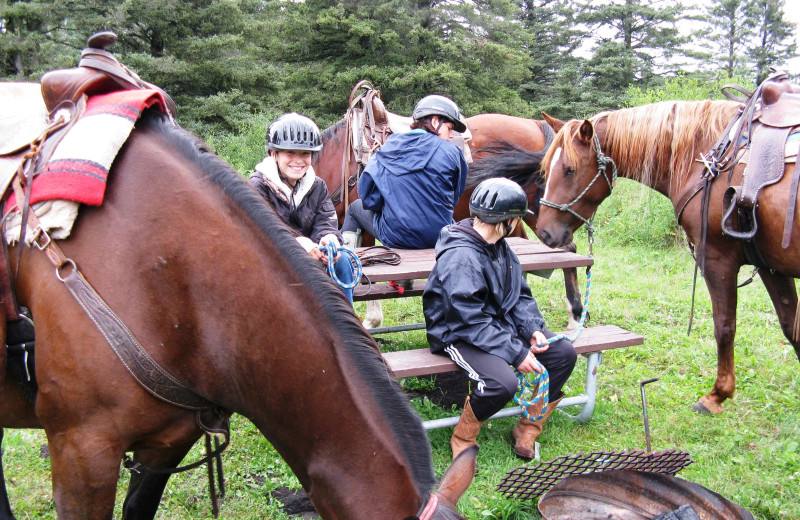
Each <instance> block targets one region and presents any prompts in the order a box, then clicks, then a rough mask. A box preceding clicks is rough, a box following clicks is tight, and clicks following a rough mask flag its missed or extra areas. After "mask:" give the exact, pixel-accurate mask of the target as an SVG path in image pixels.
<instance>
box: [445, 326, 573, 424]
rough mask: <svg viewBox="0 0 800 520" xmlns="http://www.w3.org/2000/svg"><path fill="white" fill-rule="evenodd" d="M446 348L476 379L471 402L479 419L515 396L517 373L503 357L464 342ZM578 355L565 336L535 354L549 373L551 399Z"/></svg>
mask: <svg viewBox="0 0 800 520" xmlns="http://www.w3.org/2000/svg"><path fill="white" fill-rule="evenodd" d="M544 335H545V336H546V337H547V338H552V337H553V336H555V333H553V332H550V331H549V330H547V329H545V330H544ZM445 352H446V353H447V354H448V355H449V356H450V358H451V359H452V360H453V361H455V363H456V364H457V365H458V366H459V367H461V369H462V370H464V371H465V372H466V373H467V375H468V376H469V378H470V379H472V380H473V381H475V383H476V384H475V385H473V390H472V397H471V398H470V405H471V407H472V411H473V412H474V413H475V418H477V419H478V420H479V421H485V420H486V419H488V418H489V417H491V416H492V415H494V414H495V413H497V412H498V411H499V410H500V409H501V408H503V407H504V406H505V405H506V404H507V403H508V402H509V401H510V400H511V398H512V397H514V394H515V393H516V392H517V375H516V372H515V371H514V369H513V368H511V366H509V364H508V363H507V362H506V361H505V360H503V359H502V358H500V357H498V356H495V355H494V354H489V353H488V352H486V351H484V350H481V349H479V348H477V347H474V346H472V345H468V344H466V343H460V344H457V345H450V346H449V347H447V348H446V349H445ZM577 357H578V355H577V354H576V353H575V347H573V346H572V343H570V342H569V341H567V340H565V339H562V340H559V341H556V342H554V343H551V344H550V348H548V349H547V350H546V351H545V352H542V353H541V354H536V359H538V360H539V362H540V363H541V364H542V365H544V367H545V368H546V369H547V372H548V375H549V376H550V394H549V396H548V398H549V399H550V400H551V401H554V400H556V399H557V398H558V396H559V394H560V393H561V388H562V387H563V386H564V383H566V382H567V379H569V376H570V374H572V369H573V368H575V361H576V359H577Z"/></svg>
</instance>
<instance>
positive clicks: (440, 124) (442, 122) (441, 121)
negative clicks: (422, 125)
mask: <svg viewBox="0 0 800 520" xmlns="http://www.w3.org/2000/svg"><path fill="white" fill-rule="evenodd" d="M433 117H435V118H436V119H438V120H439V126H437V127H436V129H435V130H436V131H435V132H434V133H435V134H436V135H439V130H441V129H442V126H443V125H444V119H442V118H441V117H439V116H433ZM431 119H433V118H431Z"/></svg>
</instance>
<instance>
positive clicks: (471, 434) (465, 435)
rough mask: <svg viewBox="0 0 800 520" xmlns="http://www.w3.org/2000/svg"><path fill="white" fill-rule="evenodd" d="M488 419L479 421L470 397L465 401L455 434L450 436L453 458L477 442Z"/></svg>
mask: <svg viewBox="0 0 800 520" xmlns="http://www.w3.org/2000/svg"><path fill="white" fill-rule="evenodd" d="M484 422H486V421H479V420H478V419H476V418H475V414H474V413H473V412H472V407H471V406H470V404H469V397H467V400H466V402H465V403H464V411H463V412H461V417H459V418H458V424H456V428H455V430H453V436H452V437H450V448H451V449H452V450H453V458H454V459H455V458H456V457H458V455H459V454H460V453H461V452H462V451H464V450H466V449H467V448H469V447H470V446H473V445H475V444H477V442H476V440H477V438H478V432H480V431H481V425H482V424H483V423H484Z"/></svg>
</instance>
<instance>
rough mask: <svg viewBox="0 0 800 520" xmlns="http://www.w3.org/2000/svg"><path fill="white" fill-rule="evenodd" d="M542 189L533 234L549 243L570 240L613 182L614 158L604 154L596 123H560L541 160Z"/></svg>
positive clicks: (552, 244)
mask: <svg viewBox="0 0 800 520" xmlns="http://www.w3.org/2000/svg"><path fill="white" fill-rule="evenodd" d="M542 170H543V171H544V172H545V176H546V185H545V192H544V195H543V196H542V199H541V201H540V204H541V207H540V210H539V219H538V222H537V228H536V234H537V235H538V236H539V238H540V239H541V240H542V242H544V243H545V244H547V245H548V246H550V247H563V246H564V245H566V244H569V243H571V242H572V240H573V238H572V237H573V233H574V232H575V230H576V229H578V228H579V227H580V226H581V225H582V224H587V226H588V229H589V230H590V232H591V231H592V230H593V228H592V227H591V223H590V220H591V218H592V216H593V215H594V213H595V211H596V210H597V207H598V206H599V205H600V203H601V202H602V201H603V200H604V199H605V198H606V197H608V196H609V195H610V194H611V191H612V189H613V187H614V184H615V182H616V166H615V165H614V161H613V160H611V159H610V158H609V157H607V156H606V155H605V154H603V151H602V149H601V143H600V138H599V137H598V133H597V131H596V127H595V124H594V123H592V122H591V121H589V120H588V119H587V120H584V121H578V120H572V121H569V122H567V123H563V126H562V127H561V129H560V130H559V131H558V134H556V137H555V140H554V142H553V145H552V146H551V147H550V149H549V150H548V152H547V154H546V155H545V157H544V160H543V161H542Z"/></svg>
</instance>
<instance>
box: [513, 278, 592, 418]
mask: <svg viewBox="0 0 800 520" xmlns="http://www.w3.org/2000/svg"><path fill="white" fill-rule="evenodd" d="M591 290H592V266H587V267H586V297H585V298H584V302H583V311H581V319H580V321H579V322H578V327H577V328H576V329H575V333H574V334H572V335H571V336H570V335H568V334H556V335H555V336H553V337H552V338H548V339H547V341H546V342H545V343H542V344H540V345H536V346H537V347H543V346H545V345H549V344H551V343H555V342H556V341H559V340H562V339H566V340H567V341H569V342H570V343H571V342H573V341H575V340H576V339H578V336H580V334H581V331H582V330H583V326H584V324H585V323H586V316H587V315H588V314H589V295H590V293H591ZM537 363H538V360H537ZM540 365H541V363H540ZM514 371H515V372H516V373H517V393H516V394H515V395H514V402H515V403H517V404H518V405H520V406H521V407H522V415H524V416H525V418H526V419H528V420H529V421H532V422H536V421H540V420H541V419H542V418H543V417H544V416H545V414H546V413H547V407H548V405H549V402H548V401H549V393H550V376H549V375H548V373H547V369H546V368H544V366H542V372H534V373H535V374H536V375H535V376H534V377H533V378H530V379H529V378H528V377H526V374H523V373H522V372H520V371H519V370H517V369H514ZM537 388H538V390H537V391H536V395H534V397H533V400H530V401H529V400H527V399H525V393H526V392H527V391H528V390H530V391H531V392H533V391H534V390H533V389H537ZM539 401H543V404H542V410H541V412H540V414H539V415H537V416H536V417H531V415H530V413H529V412H528V407H529V406H531V405H534V404H536V403H538V402H539Z"/></svg>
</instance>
